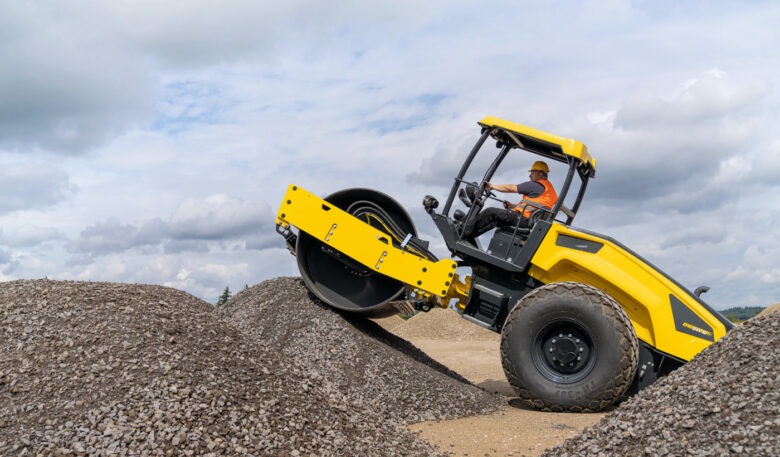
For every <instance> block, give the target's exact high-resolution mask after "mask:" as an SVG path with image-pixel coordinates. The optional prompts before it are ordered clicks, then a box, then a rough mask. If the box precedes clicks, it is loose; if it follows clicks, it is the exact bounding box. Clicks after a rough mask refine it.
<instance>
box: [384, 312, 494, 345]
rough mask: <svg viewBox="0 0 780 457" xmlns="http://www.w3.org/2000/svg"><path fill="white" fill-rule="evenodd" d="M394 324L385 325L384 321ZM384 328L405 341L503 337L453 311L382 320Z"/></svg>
mask: <svg viewBox="0 0 780 457" xmlns="http://www.w3.org/2000/svg"><path fill="white" fill-rule="evenodd" d="M387 320H390V321H393V320H396V321H400V322H393V324H391V325H385V322H384V321H387ZM381 324H382V326H383V327H384V328H386V329H388V330H390V331H392V332H393V334H394V335H397V336H399V337H401V338H404V339H414V338H427V339H432V340H436V339H442V340H464V341H496V342H498V341H500V340H501V335H500V334H498V333H496V332H492V331H490V330H488V329H485V328H482V327H480V326H479V325H475V324H473V323H471V322H469V321H467V320H465V319H463V318H462V317H461V316H460V315H459V314H458V313H457V312H455V311H453V310H451V309H443V308H433V309H432V310H430V311H428V312H427V313H417V314H415V315H414V317H412V318H411V319H407V320H403V319H401V318H399V317H397V316H393V317H389V318H386V319H382V323H381Z"/></svg>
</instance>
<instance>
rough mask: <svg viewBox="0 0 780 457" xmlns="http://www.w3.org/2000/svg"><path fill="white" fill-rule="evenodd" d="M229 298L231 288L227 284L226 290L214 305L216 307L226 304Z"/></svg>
mask: <svg viewBox="0 0 780 457" xmlns="http://www.w3.org/2000/svg"><path fill="white" fill-rule="evenodd" d="M228 300H230V288H228V286H225V290H224V291H223V292H222V295H220V296H219V299H218V300H217V304H216V305H214V307H215V308H219V307H220V306H222V305H224V304H225V303H226V302H227V301H228Z"/></svg>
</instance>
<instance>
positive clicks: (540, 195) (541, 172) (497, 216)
mask: <svg viewBox="0 0 780 457" xmlns="http://www.w3.org/2000/svg"><path fill="white" fill-rule="evenodd" d="M528 171H529V172H530V174H529V177H530V178H531V180H530V181H526V182H524V183H522V184H491V183H485V185H486V186H487V188H488V189H490V190H497V191H499V192H505V193H518V194H521V195H523V198H524V199H525V200H528V201H532V202H534V203H538V204H540V205H542V206H544V207H545V208H547V209H552V207H553V206H554V205H555V202H557V201H558V194H557V193H556V192H555V188H554V187H553V185H552V183H551V182H550V181H548V180H547V174H548V173H549V172H550V167H548V166H547V164H546V163H545V162H543V161H541V160H539V161H536V162H534V164H533V165H532V166H531V169H530V170H528ZM513 206H514V207H513ZM535 209H536V208H535V207H533V206H530V205H524V204H523V202H520V203H518V204H517V205H512V203H510V202H508V201H504V208H485V209H484V210H482V211H481V212H480V213H479V215H478V216H477V217H475V218H473V219H472V220H471V222H470V223H469V224H468V225H466V226H465V227H464V228H463V236H462V237H463V238H464V239H467V240H473V239H474V238H476V237H478V236H480V235H482V234H483V233H485V232H487V231H488V230H490V229H492V228H494V227H497V226H499V225H504V226H510V227H514V226H517V225H518V222H519V226H520V227H528V226H529V218H530V216H531V213H532V212H533V211H534V210H535Z"/></svg>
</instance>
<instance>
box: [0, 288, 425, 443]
mask: <svg viewBox="0 0 780 457" xmlns="http://www.w3.org/2000/svg"><path fill="white" fill-rule="evenodd" d="M0 405H2V407H0V455H3V456H11V455H258V456H259V455H271V456H276V455H278V456H296V455H317V456H321V455H376V456H385V455H386V456H396V455H398V456H401V455H404V456H406V455H436V452H435V451H434V449H433V448H432V447H430V446H429V445H428V444H426V443H423V442H421V441H419V440H417V439H416V438H415V436H414V435H412V434H411V433H410V432H408V431H406V430H405V429H404V428H403V427H401V426H399V423H398V422H397V421H394V420H390V419H388V418H387V417H386V416H384V415H381V414H378V413H376V412H374V411H372V410H370V409H368V408H366V407H363V406H361V405H359V404H358V403H357V402H355V401H353V400H352V399H350V398H349V397H347V396H345V395H344V394H343V393H342V392H340V391H339V390H337V389H335V388H334V387H333V386H332V384H331V383H329V382H325V380H324V379H323V377H322V376H318V375H316V374H312V373H310V372H308V371H304V370H302V369H301V368H300V367H299V366H298V365H297V364H291V363H288V360H286V357H284V356H282V355H281V354H280V353H279V352H278V351H275V350H269V348H266V347H263V346H261V345H259V344H257V343H256V342H254V341H252V339H250V338H246V337H245V336H244V335H243V334H242V333H241V332H240V331H238V330H236V329H234V328H232V327H231V326H229V325H227V324H226V323H225V322H223V321H221V320H219V319H215V317H214V313H213V312H212V310H211V307H210V305H209V304H207V303H205V302H203V301H201V300H199V299H197V298H195V297H192V296H190V295H188V294H186V293H184V292H180V291H177V290H174V289H170V288H165V287H159V286H146V285H129V284H111V283H80V282H59V281H48V280H35V281H13V282H6V283H0Z"/></svg>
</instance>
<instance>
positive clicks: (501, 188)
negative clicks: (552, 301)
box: [487, 183, 517, 193]
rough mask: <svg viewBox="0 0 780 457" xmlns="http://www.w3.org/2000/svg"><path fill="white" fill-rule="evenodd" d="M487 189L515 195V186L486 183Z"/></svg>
mask: <svg viewBox="0 0 780 457" xmlns="http://www.w3.org/2000/svg"><path fill="white" fill-rule="evenodd" d="M487 186H488V189H490V190H497V191H499V192H514V193H517V184H491V183H487Z"/></svg>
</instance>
